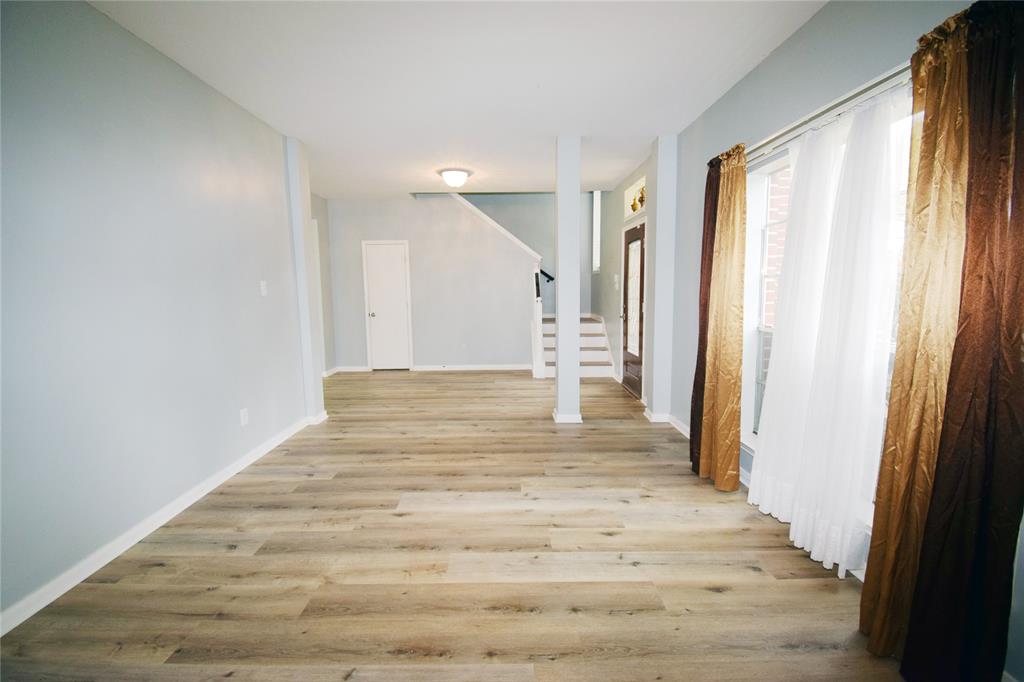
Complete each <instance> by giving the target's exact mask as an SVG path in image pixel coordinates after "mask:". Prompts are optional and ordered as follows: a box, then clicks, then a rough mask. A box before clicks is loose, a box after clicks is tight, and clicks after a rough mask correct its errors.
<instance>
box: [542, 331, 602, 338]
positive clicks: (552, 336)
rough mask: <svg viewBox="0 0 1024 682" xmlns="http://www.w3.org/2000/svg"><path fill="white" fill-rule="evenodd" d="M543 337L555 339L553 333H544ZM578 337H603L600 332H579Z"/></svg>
mask: <svg viewBox="0 0 1024 682" xmlns="http://www.w3.org/2000/svg"><path fill="white" fill-rule="evenodd" d="M544 336H545V337H546V338H549V339H553V338H555V333H554V332H544ZM580 336H604V334H601V333H600V332H580Z"/></svg>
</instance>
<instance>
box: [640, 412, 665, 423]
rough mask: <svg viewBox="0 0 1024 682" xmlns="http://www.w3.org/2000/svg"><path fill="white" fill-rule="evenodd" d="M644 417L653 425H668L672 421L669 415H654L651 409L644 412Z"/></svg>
mask: <svg viewBox="0 0 1024 682" xmlns="http://www.w3.org/2000/svg"><path fill="white" fill-rule="evenodd" d="M644 416H645V417H647V421H649V422H651V423H652V424H666V423H668V421H669V419H670V417H669V415H667V414H662V413H660V412H659V413H658V414H654V413H653V412H651V411H650V410H649V409H645V410H644Z"/></svg>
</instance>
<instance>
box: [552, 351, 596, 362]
mask: <svg viewBox="0 0 1024 682" xmlns="http://www.w3.org/2000/svg"><path fill="white" fill-rule="evenodd" d="M554 361H555V349H554V348H546V349H544V362H554ZM580 361H581V362H611V361H612V356H611V353H609V352H608V351H607V350H606V349H601V350H587V349H585V348H581V349H580Z"/></svg>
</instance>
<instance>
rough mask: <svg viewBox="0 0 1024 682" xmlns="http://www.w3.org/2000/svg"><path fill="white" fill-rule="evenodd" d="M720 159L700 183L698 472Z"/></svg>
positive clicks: (694, 439)
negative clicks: (701, 201) (701, 225)
mask: <svg viewBox="0 0 1024 682" xmlns="http://www.w3.org/2000/svg"><path fill="white" fill-rule="evenodd" d="M721 167H722V159H720V158H719V157H717V156H716V157H715V158H713V159H711V160H710V161H708V179H707V182H706V183H705V185H704V237H703V239H702V240H701V247H700V301H699V303H698V306H699V308H698V312H697V367H696V368H695V369H694V371H693V393H692V394H691V398H690V467H691V468H692V469H693V472H694V473H700V430H701V425H702V424H701V422H702V421H703V420H704V379H705V373H706V371H707V352H708V299H710V298H711V266H712V265H713V264H714V257H713V256H714V249H715V222H716V221H717V219H718V183H719V179H720V177H721Z"/></svg>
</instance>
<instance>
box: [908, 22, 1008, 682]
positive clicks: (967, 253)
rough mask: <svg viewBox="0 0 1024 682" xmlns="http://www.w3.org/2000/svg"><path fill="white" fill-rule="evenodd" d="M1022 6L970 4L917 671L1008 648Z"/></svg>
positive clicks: (996, 666)
mask: <svg viewBox="0 0 1024 682" xmlns="http://www.w3.org/2000/svg"><path fill="white" fill-rule="evenodd" d="M1022 14H1024V7H1022V6H1021V5H1019V4H1016V3H1005V4H998V3H992V4H990V3H977V4H975V5H973V6H972V7H971V8H970V9H969V10H968V13H967V16H968V46H967V75H968V82H967V91H968V110H969V112H970V116H969V145H968V148H969V152H968V153H969V160H968V178H967V235H966V244H965V248H964V260H963V287H962V290H961V296H960V318H959V330H958V332H957V336H956V342H955V344H954V347H953V358H952V363H951V366H950V373H949V384H948V387H947V391H946V412H945V416H944V419H943V424H942V435H941V438H940V441H939V450H938V458H937V464H936V470H935V483H934V486H933V491H932V499H931V505H930V507H929V510H928V518H927V521H926V523H925V534H924V541H923V543H922V546H921V558H920V567H919V569H918V578H917V586H916V590H915V592H914V600H913V604H912V607H911V615H910V624H909V627H908V631H907V642H906V648H905V651H904V656H903V664H902V667H901V668H900V672H901V673H902V674H903V675H904V677H905V678H907V679H908V680H953V679H956V680H979V681H985V680H992V681H997V680H999V679H1000V678H1001V676H1002V671H1003V664H1004V661H1005V657H1006V637H1007V621H1008V618H1009V611H1010V599H1011V590H1012V584H1013V561H1014V554H1015V551H1016V544H1017V531H1018V527H1019V524H1020V519H1021V509H1022V505H1024V298H1022V296H1024V293H1022V292H1024V288H1022V286H1024V216H1022V213H1021V208H1022V207H1021V202H1022V201H1024V193H1018V192H1024V188H1022V185H1024V178H1022V174H1024V150H1022V147H1024V130H1022V115H1021V114H1022V106H1024V97H1022V92H1021V85H1022V84H1024V80H1022V77H1024V70H1022V66H1024V64H1022V61H1024V58H1022V54H1021V53H1022V50H1024V21H1022V18H1024V17H1022ZM1014 78H1016V82H1017V88H1016V93H1014ZM1014 97H1016V106H1014ZM1014 138H1016V144H1014ZM1011 201H1012V206H1013V214H1012V215H1011V214H1010V206H1011Z"/></svg>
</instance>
